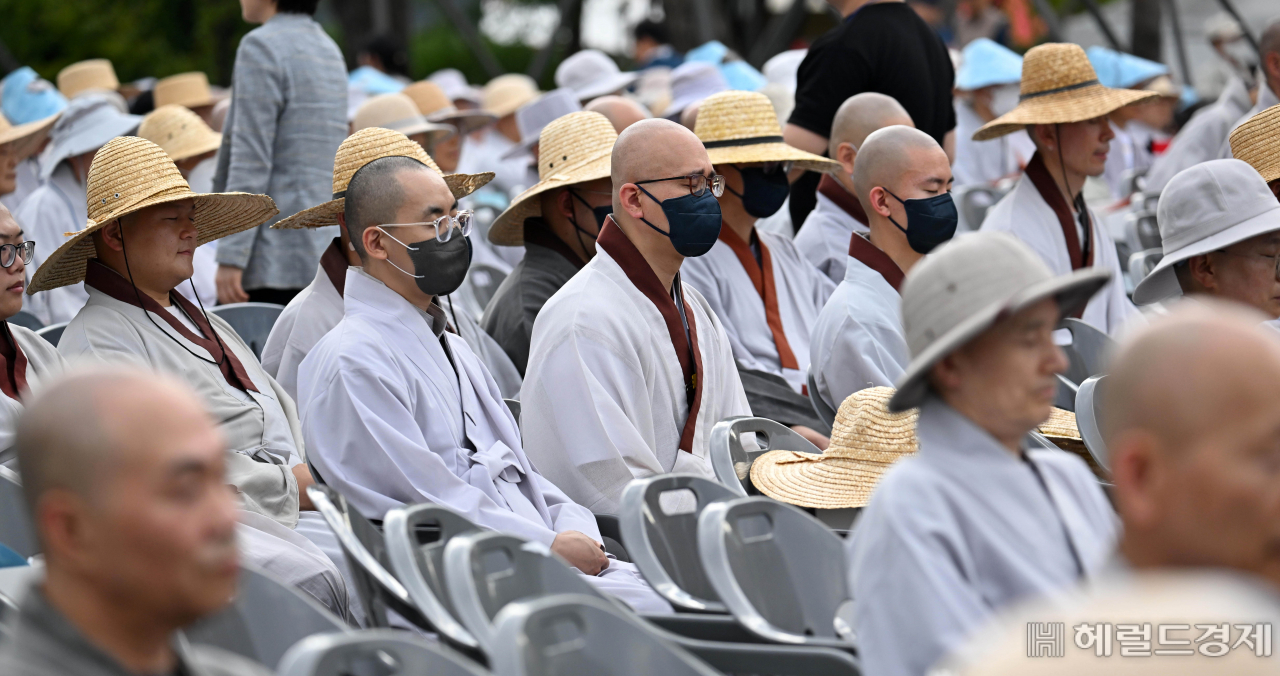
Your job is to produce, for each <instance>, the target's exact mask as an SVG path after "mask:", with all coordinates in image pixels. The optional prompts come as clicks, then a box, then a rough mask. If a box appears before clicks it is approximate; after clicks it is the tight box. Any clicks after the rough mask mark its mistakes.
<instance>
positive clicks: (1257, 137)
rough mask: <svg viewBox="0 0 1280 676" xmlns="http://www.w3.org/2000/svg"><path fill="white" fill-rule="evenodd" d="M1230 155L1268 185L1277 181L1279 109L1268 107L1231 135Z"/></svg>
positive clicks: (1279, 151) (1278, 178) (1279, 131)
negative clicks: (1251, 168) (1240, 161)
mask: <svg viewBox="0 0 1280 676" xmlns="http://www.w3.org/2000/svg"><path fill="white" fill-rule="evenodd" d="M1231 156H1232V157H1234V158H1236V159H1237V160H1244V161H1245V162H1248V163H1249V166H1251V167H1253V168H1254V169H1256V170H1258V173H1259V174H1262V180H1264V181H1266V182H1267V183H1270V182H1272V181H1276V180H1280V106H1271V107H1270V108H1267V109H1266V110H1264V111H1262V112H1261V113H1258V114H1257V115H1254V116H1253V117H1251V118H1249V119H1248V121H1246V122H1245V123H1244V124H1242V125H1240V126H1239V127H1236V130H1235V131H1233V132H1231Z"/></svg>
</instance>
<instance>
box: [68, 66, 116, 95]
mask: <svg viewBox="0 0 1280 676" xmlns="http://www.w3.org/2000/svg"><path fill="white" fill-rule="evenodd" d="M119 88H120V80H118V79H116V69H115V68H114V67H113V66H112V65H111V61H109V60H107V59H89V60H87V61H78V62H76V63H73V64H71V65H70V66H67V67H66V68H63V69H62V70H60V71H58V91H60V92H62V95H63V96H65V97H67V98H68V99H73V98H75V97H76V95H77V94H80V93H81V92H84V91H85V90H87V89H107V90H110V91H115V90H117V89H119Z"/></svg>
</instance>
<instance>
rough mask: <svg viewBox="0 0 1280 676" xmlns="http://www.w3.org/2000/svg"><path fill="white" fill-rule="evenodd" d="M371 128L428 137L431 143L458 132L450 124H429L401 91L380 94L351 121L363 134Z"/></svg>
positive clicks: (370, 100)
mask: <svg viewBox="0 0 1280 676" xmlns="http://www.w3.org/2000/svg"><path fill="white" fill-rule="evenodd" d="M369 127H382V128H383V129H390V130H391V131H398V132H400V133H401V134H404V135H405V136H413V135H414V134H428V135H429V136H430V138H431V142H432V143H434V142H436V141H439V140H443V139H445V138H448V137H449V136H452V135H453V134H456V133H457V129H455V128H453V127H451V126H449V125H447V124H437V123H435V122H428V121H427V118H426V117H424V116H423V115H422V113H420V112H419V111H418V105H417V104H416V103H414V102H413V99H411V98H409V97H408V96H405V95H404V94H401V93H399V92H396V93H394V94H379V95H377V96H374V97H371V98H370V99H369V100H367V101H365V102H364V103H362V104H360V107H359V108H357V109H356V115H355V117H354V118H352V120H351V128H352V130H353V131H360V130H361V129H368V128H369Z"/></svg>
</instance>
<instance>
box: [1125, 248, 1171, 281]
mask: <svg viewBox="0 0 1280 676" xmlns="http://www.w3.org/2000/svg"><path fill="white" fill-rule="evenodd" d="M1161 258H1164V250H1163V249H1147V250H1146V251H1135V252H1134V253H1133V255H1131V256H1129V279H1132V280H1133V283H1134V284H1137V283H1138V282H1141V281H1142V280H1143V279H1146V277H1147V275H1149V274H1151V271H1152V270H1153V269H1155V267H1156V265H1157V264H1158V263H1160V259H1161Z"/></svg>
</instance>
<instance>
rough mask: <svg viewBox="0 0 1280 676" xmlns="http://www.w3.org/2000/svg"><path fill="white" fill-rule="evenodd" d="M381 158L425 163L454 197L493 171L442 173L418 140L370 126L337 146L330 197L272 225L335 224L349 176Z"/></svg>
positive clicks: (469, 190) (490, 177)
mask: <svg viewBox="0 0 1280 676" xmlns="http://www.w3.org/2000/svg"><path fill="white" fill-rule="evenodd" d="M384 157H412V158H413V159H415V160H417V161H419V162H421V163H423V164H425V165H427V167H428V168H430V169H431V170H432V171H434V172H436V173H437V174H440V175H442V176H444V182H445V185H447V186H449V192H451V193H453V196H454V197H466V196H467V195H470V194H471V193H473V192H475V191H476V190H478V189H479V188H480V187H481V186H483V185H484V184H486V183H488V182H489V181H492V180H493V172H490V171H487V172H484V173H483V174H445V173H444V172H442V171H440V167H438V166H436V163H435V162H433V161H432V160H431V157H430V156H429V155H427V152H426V151H425V150H423V149H422V146H420V145H418V143H417V142H415V141H411V140H409V137H407V136H405V135H404V134H401V133H400V132H398V131H392V130H390V129H383V128H381V127H369V128H368V129H361V130H360V131H358V132H356V133H354V134H352V135H350V136H348V137H347V138H346V140H345V141H343V142H342V145H340V146H338V153H337V156H336V157H334V160H333V199H332V200H329V201H328V202H325V203H324V204H320V205H317V206H314V207H311V208H310V209H304V210H302V211H299V212H298V213H296V214H294V215H292V216H290V217H288V218H282V219H280V220H279V221H276V222H275V223H272V224H271V227H272V228H277V229H295V228H323V227H325V226H326V225H337V224H338V214H340V213H342V210H343V209H344V208H345V207H346V204H347V200H346V195H347V186H348V185H349V184H350V183H351V177H352V176H355V173H356V172H357V171H359V170H360V168H361V167H363V166H364V165H366V164H368V163H370V162H372V161H374V160H379V159H382V158H384Z"/></svg>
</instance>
